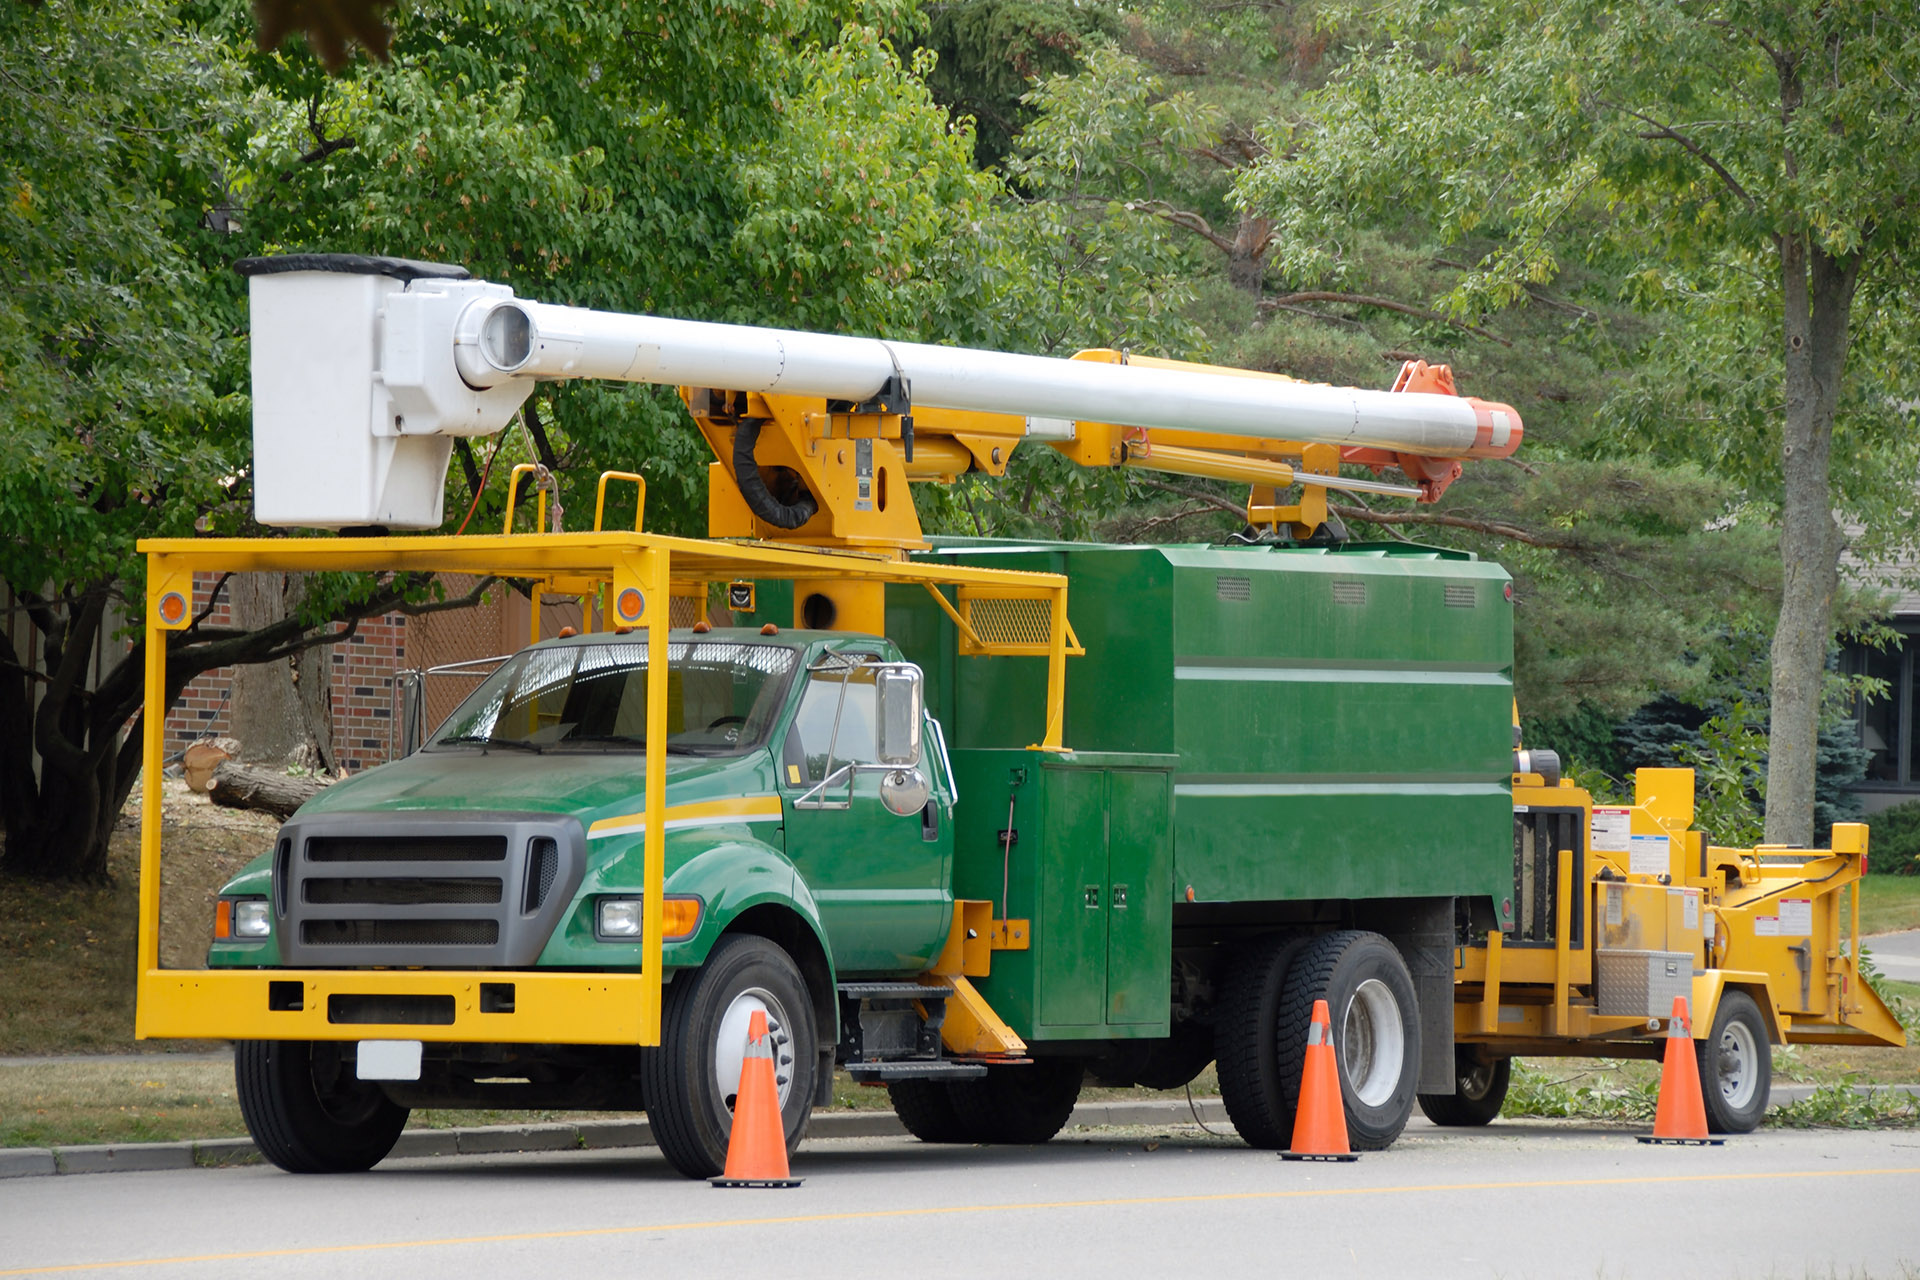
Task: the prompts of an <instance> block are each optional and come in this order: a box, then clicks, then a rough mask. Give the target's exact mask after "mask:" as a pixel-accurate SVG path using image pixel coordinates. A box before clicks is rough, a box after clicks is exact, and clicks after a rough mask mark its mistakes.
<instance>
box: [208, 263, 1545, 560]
mask: <svg viewBox="0 0 1920 1280" xmlns="http://www.w3.org/2000/svg"><path fill="white" fill-rule="evenodd" d="M236 269H237V270H239V271H240V272H241V274H243V275H245V276H246V277H248V280H249V283H250V286H251V299H252V311H253V344H252V345H253V350H252V362H253V457H254V466H253V472H252V480H253V494H254V514H255V516H256V518H258V519H259V520H260V522H261V523H262V524H270V525H289V526H296V527H309V528H344V527H349V526H359V525H377V526H383V527H386V528H398V529H429V528H434V527H436V526H438V525H439V524H440V521H441V516H442V514H443V513H442V511H441V495H442V493H443V492H444V489H445V481H446V471H447V463H448V460H449V458H450V456H451V453H452V449H453V437H456V436H477V435H486V434H489V433H492V432H495V431H498V430H500V429H501V428H502V427H504V426H506V424H507V423H508V422H509V421H511V420H512V418H513V414H514V412H515V410H517V409H518V408H519V406H520V404H521V402H522V401H524V400H525V399H526V398H527V396H528V394H530V393H531V392H532V390H533V386H534V383H535V382H536V381H537V380H539V379H542V378H608V379H617V380H624V381H628V382H655V383H665V384H668V385H673V386H692V387H708V388H714V389H719V390H726V391H757V392H785V393H788V394H794V395H803V396H824V397H826V398H829V399H834V400H850V401H854V402H856V403H859V402H864V401H867V400H870V399H872V398H873V397H875V396H876V395H878V394H880V392H881V391H882V389H883V387H884V386H885V384H886V383H887V381H888V379H889V378H891V377H893V376H894V375H896V374H898V375H900V376H901V377H902V378H904V379H905V380H906V383H907V389H908V393H909V395H910V397H911V400H912V402H913V403H914V404H916V405H921V406H927V407H937V408H943V409H958V410H970V411H974V412H989V413H1002V414H1011V415H1014V416H1017V417H1020V418H1023V419H1024V420H1025V421H1026V423H1027V429H1028V433H1029V434H1030V435H1032V436H1034V437H1036V438H1040V439H1047V440H1055V441H1058V440H1063V439H1071V438H1073V435H1074V433H1075V432H1076V431H1077V430H1078V428H1077V426H1076V423H1077V422H1103V423H1116V424H1119V425H1121V426H1125V427H1144V428H1148V429H1153V428H1159V429H1162V430H1185V431H1203V432H1214V433H1226V434H1230V435H1239V436H1244V437H1247V438H1250V439H1277V440H1298V441H1305V442H1319V443H1325V444H1335V445H1353V446H1363V447H1369V448H1373V449H1380V450H1387V451H1391V452H1393V453H1402V454H1418V455H1421V456H1423V457H1427V458H1470V457H1481V458H1485V457H1504V456H1506V455H1507V454H1510V453H1512V452H1513V451H1514V449H1515V448H1517V447H1518V446H1519V444H1520V435H1521V425H1520V418H1519V415H1518V414H1516V413H1514V411H1513V410H1512V409H1510V408H1508V407H1507V406H1505V405H1500V404H1489V403H1487V402H1485V401H1481V400H1473V399H1469V398H1467V397H1464V396H1446V395H1433V394H1428V393H1404V392H1386V391H1361V390H1351V389H1348V388H1343V387H1323V386H1317V385H1314V384H1310V383H1300V382H1290V381H1286V380H1282V379H1275V378H1261V377H1230V376H1223V374H1221V373H1210V372H1204V371H1200V370H1194V369H1155V368H1147V367H1144V366H1140V365H1117V364H1109V363H1095V362H1093V361H1076V360H1058V359H1052V358H1049V357H1045V356H1023V355H1008V354H1005V353H1002V352H995V351H975V350H970V349H967V348H963V347H935V346H925V345H922V344H919V343H907V342H882V341H879V340H877V339H874V338H849V337H843V336H838V335H833V334H818V333H799V332H793V331H788V330H784V329H755V328H748V327H744V326H739V325H724V324H704V323H700V322H697V321H691V320H667V319H661V318H659V317H656V316H633V315H620V314H616V313H612V312H603V311H588V310H582V309H579V308H575V307H556V306H548V305H545V304H543V303H537V302H528V301H525V300H524V299H520V298H516V297H514V296H513V291H512V290H511V289H509V288H507V287H506V286H505V285H499V284H489V283H487V282H485V281H482V280H473V279H470V278H468V277H467V275H466V273H465V272H464V271H463V270H461V269H460V268H459V267H450V266H445V265H443V264H439V263H422V262H408V261H404V260H401V259H395V258H368V257H356V256H351V255H338V254H302V255H287V256H282V257H277V258H253V259H247V260H245V261H243V262H241V263H238V264H236ZM1302 479H1303V480H1305V479H1307V478H1306V477H1304V476H1303V477H1302ZM1327 483H1329V484H1331V483H1332V478H1331V477H1329V478H1328V480H1327ZM1352 487H1354V488H1362V487H1365V488H1376V489H1383V490H1385V491H1392V492H1400V493H1405V492H1408V490H1406V489H1404V488H1402V487H1400V486H1382V485H1380V483H1379V482H1377V481H1372V482H1360V483H1355V484H1354V485H1352Z"/></svg>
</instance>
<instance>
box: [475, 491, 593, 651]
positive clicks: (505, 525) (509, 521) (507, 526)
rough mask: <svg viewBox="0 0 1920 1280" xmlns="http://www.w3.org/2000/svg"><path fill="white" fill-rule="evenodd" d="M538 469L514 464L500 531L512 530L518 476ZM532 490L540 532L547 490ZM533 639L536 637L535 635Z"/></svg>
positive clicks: (544, 521) (535, 527) (536, 526)
mask: <svg viewBox="0 0 1920 1280" xmlns="http://www.w3.org/2000/svg"><path fill="white" fill-rule="evenodd" d="M538 470H540V464H539V463H537V462H522V463H518V464H516V465H515V466H514V468H513V475H512V476H511V477H510V478H509V479H508V480H507V518H506V520H505V521H504V522H502V524H501V525H500V532H501V533H503V534H506V533H512V532H513V503H514V500H515V499H516V498H518V497H519V496H520V477H521V476H522V475H523V474H525V473H527V472H530V471H538ZM534 492H535V493H537V494H539V495H540V506H539V509H538V512H537V514H536V515H535V516H534V521H533V531H534V532H535V533H541V532H544V531H545V529H546V527H547V491H546V490H545V489H539V488H536V489H535V490H534ZM593 527H594V528H596V529H598V528H599V527H600V522H599V520H597V519H596V520H595V521H594V522H593ZM535 639H538V637H537V636H536V637H535Z"/></svg>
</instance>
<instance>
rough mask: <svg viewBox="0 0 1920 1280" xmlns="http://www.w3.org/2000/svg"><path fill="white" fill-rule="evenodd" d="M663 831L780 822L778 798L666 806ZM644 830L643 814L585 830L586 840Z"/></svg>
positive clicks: (626, 815) (604, 820)
mask: <svg viewBox="0 0 1920 1280" xmlns="http://www.w3.org/2000/svg"><path fill="white" fill-rule="evenodd" d="M666 818H667V828H666V829H667V830H668V831H683V830H685V829H687V828H688V827H715V826H722V825H724V824H727V823H733V822H778V821H780V797H779V796H730V797H728V798H727V799H724V800H702V801H699V802H697V803H694V804H676V805H669V806H668V807H667V813H666ZM646 829H647V815H646V814H645V813H624V814H621V815H620V816H619V817H617V818H602V819H600V821H598V822H596V823H594V824H593V825H592V826H591V827H589V828H587V839H589V840H602V839H605V838H606V837H608V836H636V835H639V834H640V833H642V832H644V831H645V830H646Z"/></svg>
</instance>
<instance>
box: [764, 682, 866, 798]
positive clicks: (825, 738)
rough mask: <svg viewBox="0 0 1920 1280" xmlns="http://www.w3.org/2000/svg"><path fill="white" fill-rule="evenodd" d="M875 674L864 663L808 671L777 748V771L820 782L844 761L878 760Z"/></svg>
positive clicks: (799, 779) (797, 779)
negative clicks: (782, 741)
mask: <svg viewBox="0 0 1920 1280" xmlns="http://www.w3.org/2000/svg"><path fill="white" fill-rule="evenodd" d="M848 656H849V657H852V658H853V659H854V660H855V661H857V662H861V663H863V664H864V663H866V662H870V661H875V660H876V659H875V658H874V657H873V655H871V654H859V655H851V654H850V655H848ZM873 674H874V673H873V668H871V667H868V666H864V665H862V666H858V667H855V668H853V669H852V670H851V671H849V670H848V669H847V668H845V667H841V666H831V667H825V668H821V669H819V670H814V671H809V672H807V673H806V681H807V683H806V689H805V690H804V691H803V692H802V693H801V695H800V709H799V711H798V713H796V714H795V716H794V718H793V727H792V728H791V729H789V730H788V731H787V741H786V745H785V748H784V749H783V750H782V752H781V766H780V767H781V772H782V773H783V774H785V775H786V781H787V782H788V783H789V784H793V783H798V782H802V781H805V782H819V781H820V780H821V779H823V778H825V777H826V776H827V775H828V774H829V773H830V772H832V770H833V769H836V768H838V767H839V766H841V765H843V764H848V763H853V764H872V763H873V762H874V761H876V760H878V759H879V756H880V753H879V748H878V746H877V745H876V744H877V741H878V735H877V733H876V731H875V724H876V721H877V719H878V715H877V706H876V701H875V697H874V693H875V686H874V679H873ZM843 692H844V694H845V697H844V699H843V698H842V693H843ZM836 717H837V718H838V720H839V726H840V727H839V731H838V733H837V735H836V733H835V730H834V721H835V718H836ZM829 748H831V752H832V761H831V763H829V761H828V752H829Z"/></svg>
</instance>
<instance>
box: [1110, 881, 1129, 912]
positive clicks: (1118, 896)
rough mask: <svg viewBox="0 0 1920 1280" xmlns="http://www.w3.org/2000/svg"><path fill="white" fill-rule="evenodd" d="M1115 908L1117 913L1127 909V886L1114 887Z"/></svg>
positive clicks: (1118, 885)
mask: <svg viewBox="0 0 1920 1280" xmlns="http://www.w3.org/2000/svg"><path fill="white" fill-rule="evenodd" d="M1113 907H1114V910H1116V911H1125V910H1126V909H1127V886H1125V885H1123V884H1117V885H1115V886H1113Z"/></svg>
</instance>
